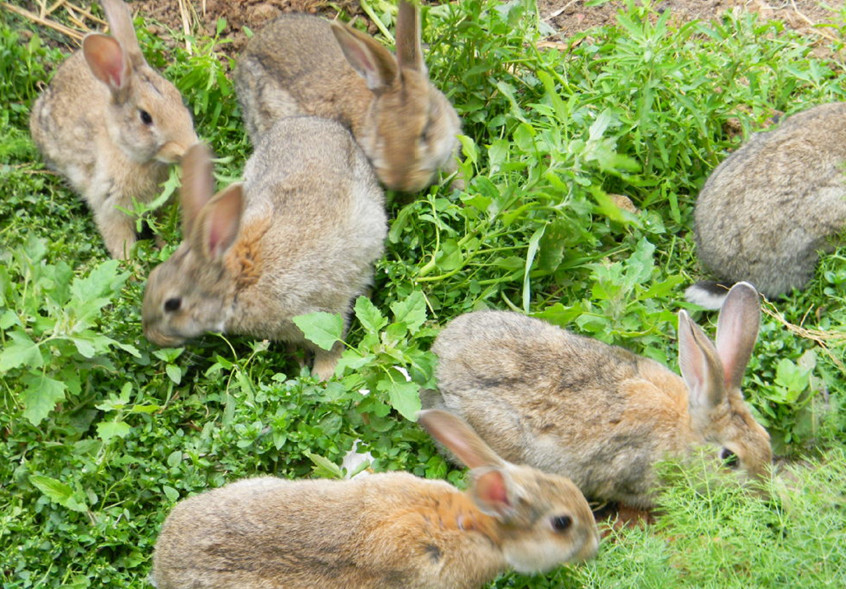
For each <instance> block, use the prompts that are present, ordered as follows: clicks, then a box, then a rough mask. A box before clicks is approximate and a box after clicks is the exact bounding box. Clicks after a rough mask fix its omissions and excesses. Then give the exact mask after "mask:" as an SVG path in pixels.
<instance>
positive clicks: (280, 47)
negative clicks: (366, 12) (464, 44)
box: [235, 2, 460, 192]
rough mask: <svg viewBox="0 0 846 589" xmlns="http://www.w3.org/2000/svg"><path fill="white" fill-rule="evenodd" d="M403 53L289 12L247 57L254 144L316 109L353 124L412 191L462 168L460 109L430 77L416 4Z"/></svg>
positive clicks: (405, 21) (241, 95)
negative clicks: (276, 126) (283, 122)
mask: <svg viewBox="0 0 846 589" xmlns="http://www.w3.org/2000/svg"><path fill="white" fill-rule="evenodd" d="M396 36H397V57H396V58H395V57H394V56H393V55H392V54H391V53H390V52H389V51H388V50H387V49H385V48H384V47H382V46H381V45H380V44H379V43H378V42H377V41H376V40H374V39H372V38H371V37H368V36H367V35H365V34H363V33H361V32H359V31H357V30H355V29H353V28H352V27H348V26H345V25H342V24H339V23H330V22H329V21H327V20H325V19H322V18H319V17H315V16H309V15H298V14H287V15H282V16H280V17H279V18H277V19H276V20H274V21H272V22H271V23H269V24H268V25H266V26H265V27H264V28H263V29H262V30H261V31H259V32H258V33H257V34H256V36H255V37H253V39H251V41H250V42H249V43H248V45H247V47H246V49H245V50H244V53H243V55H242V56H241V57H240V59H239V60H238V66H237V69H236V71H235V87H236V91H237V94H238V100H239V102H240V104H241V109H242V111H243V113H244V121H245V123H246V126H247V131H248V133H249V135H250V138H251V140H252V142H253V144H255V143H257V142H258V139H259V137H260V136H261V135H262V134H263V133H264V132H265V131H266V130H267V129H268V128H269V127H270V126H272V124H273V123H274V122H275V121H276V120H278V119H279V118H282V117H287V116H292V115H297V114H310V115H316V116H320V117H325V118H331V119H334V120H337V121H339V122H341V123H342V124H343V125H345V126H346V127H348V128H349V129H350V130H351V132H352V134H353V135H354V136H355V138H356V140H357V141H358V142H359V144H360V145H361V147H362V149H363V150H364V153H365V154H366V155H367V157H368V159H369V160H370V161H371V163H372V164H373V166H374V168H375V169H376V174H377V176H378V177H379V179H380V181H381V182H382V183H383V184H384V185H385V186H387V187H388V188H391V189H394V190H403V191H408V192H413V191H416V190H420V189H422V188H424V187H425V186H428V185H429V184H431V183H432V182H434V181H436V180H437V175H438V171H439V170H441V169H446V170H448V171H452V170H454V169H455V168H456V165H455V162H456V160H455V157H456V151H457V147H458V142H457V138H456V135H457V134H458V132H459V130H460V123H459V120H458V115H457V114H456V113H455V109H453V107H452V105H451V104H450V103H449V101H448V100H447V99H446V97H445V96H444V95H443V93H441V92H440V91H439V90H438V89H437V88H435V87H434V86H433V85H432V83H431V82H430V81H429V79H428V77H427V72H426V66H425V64H424V62H423V56H422V48H421V41H420V22H419V14H418V10H417V8H416V7H415V6H414V5H412V4H410V3H408V2H400V4H399V15H398V17H397V31H396Z"/></svg>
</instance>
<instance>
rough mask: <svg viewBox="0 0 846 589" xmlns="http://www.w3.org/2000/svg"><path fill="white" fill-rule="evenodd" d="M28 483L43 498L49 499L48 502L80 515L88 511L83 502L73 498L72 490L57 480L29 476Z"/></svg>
mask: <svg viewBox="0 0 846 589" xmlns="http://www.w3.org/2000/svg"><path fill="white" fill-rule="evenodd" d="M29 482H30V483H32V484H33V485H34V486H35V488H37V489H38V490H39V491H41V492H42V493H43V494H44V496H45V497H47V498H48V499H50V501H53V502H55V503H58V504H59V505H61V506H63V507H67V508H68V509H70V510H72V511H78V512H80V513H85V512H86V511H87V510H88V507H87V506H86V505H85V504H84V503H83V502H81V501H80V500H79V499H77V498H76V497H74V493H73V489H72V488H71V487H70V486H69V485H67V484H65V483H63V482H61V481H59V480H57V479H54V478H51V477H47V476H42V475H37V474H33V475H30V476H29Z"/></svg>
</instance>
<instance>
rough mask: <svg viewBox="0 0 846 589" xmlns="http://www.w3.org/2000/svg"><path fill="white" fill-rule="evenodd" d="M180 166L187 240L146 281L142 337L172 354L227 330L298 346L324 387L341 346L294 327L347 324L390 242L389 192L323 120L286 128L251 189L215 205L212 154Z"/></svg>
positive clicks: (264, 151) (280, 128) (229, 191)
mask: <svg viewBox="0 0 846 589" xmlns="http://www.w3.org/2000/svg"><path fill="white" fill-rule="evenodd" d="M182 167H183V184H182V190H181V192H180V202H181V205H182V218H183V237H184V241H183V243H182V244H181V245H180V246H179V248H178V249H177V250H176V251H175V252H174V253H173V255H172V256H171V257H170V258H169V259H168V260H167V261H166V262H164V263H162V264H160V265H159V266H158V267H156V268H155V269H154V270H153V271H152V273H151V274H150V278H149V280H148V282H147V288H146V290H145V292H144V304H143V309H142V318H143V324H144V333H145V335H146V336H147V338H148V339H150V340H151V341H152V342H154V343H156V344H158V345H162V346H177V345H181V344H182V343H183V342H184V341H185V340H187V339H190V338H193V337H197V336H199V335H201V334H203V333H205V332H208V331H223V332H226V333H234V334H244V335H250V336H253V337H259V338H267V339H272V340H282V341H285V342H289V343H293V344H303V345H305V346H307V347H308V348H309V349H311V350H312V351H314V372H315V373H316V374H317V375H318V376H319V377H320V378H322V379H326V378H329V377H330V376H331V375H332V373H333V370H334V367H335V364H336V362H337V359H338V357H339V356H340V354H341V352H342V350H343V345H342V344H341V343H340V342H337V343H336V344H335V346H334V347H333V348H332V349H331V350H329V351H326V350H323V349H321V348H319V347H317V346H313V345H312V344H311V343H309V342H307V341H305V339H304V336H303V333H302V332H301V331H300V329H299V328H298V327H297V326H296V325H295V323H294V322H293V320H292V319H293V317H295V316H297V315H302V314H306V313H311V312H316V311H323V312H327V313H339V314H341V315H343V316H344V317H346V316H347V315H348V313H349V308H350V304H351V301H352V300H353V299H354V298H355V297H356V296H358V295H360V294H363V293H364V292H365V291H366V290H367V288H368V286H369V284H370V280H371V278H372V276H373V263H374V262H375V260H376V259H377V258H379V256H381V255H382V251H383V247H384V245H383V242H384V238H385V235H386V233H387V217H386V214H385V209H384V195H383V193H382V189H381V188H380V187H379V184H378V182H377V180H376V177H375V175H374V174H373V170H372V169H371V167H370V165H369V164H368V162H367V158H365V157H364V154H363V153H362V152H361V149H359V147H358V146H357V145H356V143H355V141H354V140H353V138H352V136H351V135H350V134H349V132H348V131H347V130H346V129H344V128H343V127H342V126H341V125H339V124H338V123H336V122H334V121H330V120H328V119H320V118H317V117H291V118H287V119H282V120H280V121H279V122H278V123H277V124H276V125H274V126H273V127H272V128H271V129H270V130H269V131H268V132H267V133H265V134H264V135H263V136H262V138H261V140H260V141H259V143H258V145H257V146H256V149H255V152H254V153H253V155H252V156H251V157H250V159H249V160H248V161H247V165H246V168H245V170H244V174H245V183H244V184H243V185H242V184H240V183H239V184H233V185H231V186H229V187H228V188H226V189H224V190H222V191H221V192H220V193H219V194H217V195H214V179H213V177H212V163H211V155H210V153H209V151H208V149H207V148H206V147H205V146H202V145H198V146H196V147H195V148H192V149H191V150H190V151H189V152H188V154H187V155H186V156H185V160H184V161H183V166H182Z"/></svg>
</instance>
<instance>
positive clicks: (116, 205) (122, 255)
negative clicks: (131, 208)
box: [92, 190, 137, 260]
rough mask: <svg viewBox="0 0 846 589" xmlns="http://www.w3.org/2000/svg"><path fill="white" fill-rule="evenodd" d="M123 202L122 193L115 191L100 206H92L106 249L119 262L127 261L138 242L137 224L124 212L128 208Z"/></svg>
mask: <svg viewBox="0 0 846 589" xmlns="http://www.w3.org/2000/svg"><path fill="white" fill-rule="evenodd" d="M123 200H124V199H122V198H121V195H120V193H119V192H118V191H116V190H113V191H111V192H110V193H109V194H108V195H107V196H106V198H105V199H104V200H103V201H102V202H101V203H100V204H99V205H94V206H92V208H93V209H94V222H95V223H96V224H97V228H98V229H99V230H100V234H101V235H102V236H103V241H104V242H105V244H106V249H108V250H109V254H111V256H112V257H113V258H115V259H117V260H125V259H127V258H128V257H129V254H130V251H131V250H132V246H133V245H135V242H136V241H137V236H136V234H135V222H134V220H133V218H132V217H131V216H130V215H128V214H127V213H126V212H124V210H122V209H125V208H126V205H125V204H124V202H123ZM93 204H94V203H92V205H93Z"/></svg>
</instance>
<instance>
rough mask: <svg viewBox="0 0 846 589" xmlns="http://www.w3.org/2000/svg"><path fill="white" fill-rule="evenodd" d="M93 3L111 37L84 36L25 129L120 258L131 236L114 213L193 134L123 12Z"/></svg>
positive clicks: (148, 192) (175, 157)
mask: <svg viewBox="0 0 846 589" xmlns="http://www.w3.org/2000/svg"><path fill="white" fill-rule="evenodd" d="M101 1H102V4H103V9H104V10H105V13H106V18H107V20H108V22H109V27H110V29H111V32H112V36H108V35H102V34H99V33H92V34H89V35H86V37H85V38H84V39H83V41H82V50H81V51H78V52H76V53H74V54H73V55H71V56H70V57H69V58H68V59H67V60H66V61H65V62H64V63H63V64H62V66H61V67H60V68H59V70H58V71H57V72H56V75H55V76H54V77H53V80H52V81H51V82H50V85H49V86H48V87H47V88H46V90H45V91H44V92H43V93H42V94H41V96H40V97H39V98H38V100H37V101H36V102H35V105H34V106H33V108H32V113H31V116H30V132H31V133H32V139H33V141H35V144H36V146H37V147H38V149H39V150H40V151H41V153H42V154H43V156H44V159H45V161H46V162H47V164H48V165H49V166H50V167H51V168H52V169H54V170H56V171H57V172H59V173H60V174H61V175H62V176H64V177H65V178H66V179H67V180H68V182H69V183H70V185H71V186H72V187H73V189H74V190H76V191H77V192H78V193H80V194H81V195H82V196H83V197H84V198H85V201H86V202H87V203H88V206H89V207H90V208H91V210H92V211H93V213H94V221H95V222H96V223H97V228H98V229H99V230H100V234H101V235H102V236H103V240H104V241H105V243H106V248H107V249H108V250H109V253H110V254H111V255H112V257H115V258H125V257H127V256H128V255H129V250H130V249H131V248H132V246H133V244H134V243H135V241H136V236H135V228H134V221H133V219H132V218H131V217H130V216H129V215H127V214H126V213H124V212H123V211H121V210H120V209H121V208H125V209H131V208H132V201H133V199H135V200H137V201H141V202H149V201H151V200H153V198H155V196H156V195H157V194H158V191H159V185H160V184H161V182H162V181H163V180H164V179H165V178H166V176H167V166H168V164H171V163H174V162H177V161H179V158H181V157H182V154H183V153H184V152H185V150H186V149H187V148H188V147H190V146H191V145H193V144H194V143H196V142H197V135H196V134H195V133H194V125H193V123H192V122H191V115H190V114H189V113H188V110H187V109H186V108H185V106H184V105H183V104H182V97H181V95H180V94H179V91H178V90H177V89H176V88H175V87H174V86H173V84H171V83H170V82H168V81H167V80H165V79H164V78H162V77H161V76H160V75H159V74H157V73H156V72H155V71H154V70H153V69H152V68H151V67H150V66H149V65H147V62H146V61H145V60H144V56H143V54H142V53H141V48H140V47H139V45H138V39H137V37H136V36H135V30H134V29H133V28H132V16H131V14H130V12H129V7H127V5H126V4H124V3H123V2H121V1H120V0H101Z"/></svg>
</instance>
